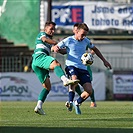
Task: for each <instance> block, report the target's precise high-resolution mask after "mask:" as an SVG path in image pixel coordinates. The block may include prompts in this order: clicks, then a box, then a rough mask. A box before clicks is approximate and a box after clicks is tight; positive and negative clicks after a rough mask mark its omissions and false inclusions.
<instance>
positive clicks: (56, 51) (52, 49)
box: [51, 45, 60, 53]
mask: <svg viewBox="0 0 133 133" xmlns="http://www.w3.org/2000/svg"><path fill="white" fill-rule="evenodd" d="M59 50H60V48H59V47H58V46H57V45H55V46H52V48H51V51H52V52H55V53H58V52H59Z"/></svg>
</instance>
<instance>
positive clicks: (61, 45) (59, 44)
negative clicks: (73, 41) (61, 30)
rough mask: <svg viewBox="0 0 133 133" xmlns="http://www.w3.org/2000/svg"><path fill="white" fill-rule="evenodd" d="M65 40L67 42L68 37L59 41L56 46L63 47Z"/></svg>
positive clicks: (65, 43)
mask: <svg viewBox="0 0 133 133" xmlns="http://www.w3.org/2000/svg"><path fill="white" fill-rule="evenodd" d="M67 42H68V38H65V39H63V40H62V41H60V42H59V43H58V44H57V46H59V48H64V47H66V45H67Z"/></svg>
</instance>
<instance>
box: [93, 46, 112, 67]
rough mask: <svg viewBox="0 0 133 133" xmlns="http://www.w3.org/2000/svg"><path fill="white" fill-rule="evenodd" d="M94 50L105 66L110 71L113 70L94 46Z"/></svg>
mask: <svg viewBox="0 0 133 133" xmlns="http://www.w3.org/2000/svg"><path fill="white" fill-rule="evenodd" d="M92 50H93V51H94V52H95V54H96V55H97V56H98V57H99V58H100V59H101V60H102V61H103V63H104V65H105V66H106V67H108V68H110V69H112V67H111V65H110V63H109V62H108V61H107V60H106V59H105V58H104V57H103V55H102V53H101V52H100V51H99V50H98V49H97V48H96V47H95V46H94V47H93V48H92Z"/></svg>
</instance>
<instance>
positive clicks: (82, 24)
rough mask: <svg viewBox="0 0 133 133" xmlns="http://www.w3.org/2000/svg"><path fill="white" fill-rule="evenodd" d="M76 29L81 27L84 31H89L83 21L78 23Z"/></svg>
mask: <svg viewBox="0 0 133 133" xmlns="http://www.w3.org/2000/svg"><path fill="white" fill-rule="evenodd" d="M77 29H83V30H85V31H89V28H88V26H87V24H85V23H81V24H79V25H78V27H77Z"/></svg>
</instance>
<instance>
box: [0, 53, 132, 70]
mask: <svg viewBox="0 0 133 133" xmlns="http://www.w3.org/2000/svg"><path fill="white" fill-rule="evenodd" d="M103 54H104V57H105V58H106V59H107V60H108V61H109V62H110V63H111V65H112V67H113V69H114V70H131V71H132V70H133V54H127V53H126V54H123V55H121V54H119V53H117V54H114V53H113V54H108V53H103ZM52 56H53V57H55V58H56V59H57V60H58V61H59V62H60V63H61V65H62V67H63V68H64V67H65V59H66V56H62V55H60V54H52ZM31 59H32V57H31V56H17V57H15V56H12V57H1V61H0V72H24V71H28V72H32V70H31ZM26 67H28V68H26ZM92 67H95V68H97V70H103V69H104V68H105V67H104V65H103V63H102V61H101V60H100V59H99V58H98V57H97V56H95V60H94V64H93V65H92Z"/></svg>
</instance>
